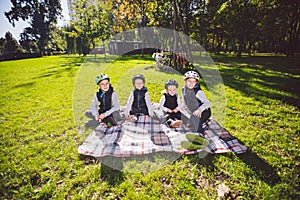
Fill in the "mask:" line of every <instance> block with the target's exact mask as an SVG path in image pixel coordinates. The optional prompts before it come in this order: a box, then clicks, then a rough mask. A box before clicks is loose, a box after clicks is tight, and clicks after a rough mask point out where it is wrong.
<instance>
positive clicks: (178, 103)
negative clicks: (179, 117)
mask: <svg viewBox="0 0 300 200" xmlns="http://www.w3.org/2000/svg"><path fill="white" fill-rule="evenodd" d="M175 95H176V96H177V107H176V108H175V109H177V110H181V106H182V105H181V101H180V98H179V96H178V94H175ZM165 102H166V97H165V95H162V97H161V98H160V101H159V108H160V109H161V110H163V111H164V112H167V110H168V109H170V108H167V107H165V106H164V104H165Z"/></svg>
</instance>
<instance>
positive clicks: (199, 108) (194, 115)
mask: <svg viewBox="0 0 300 200" xmlns="http://www.w3.org/2000/svg"><path fill="white" fill-rule="evenodd" d="M199 78H200V76H199V74H198V73H197V72H195V71H188V72H186V73H185V74H184V83H185V86H184V87H183V88H182V96H183V107H187V110H188V112H189V113H191V117H190V122H191V124H192V128H193V131H195V132H197V133H203V132H204V130H203V128H202V125H203V123H204V122H206V120H208V118H209V117H210V116H211V110H210V102H209V100H208V99H207V98H206V96H205V94H204V92H203V91H202V90H201V87H200V85H199V83H198V80H199Z"/></svg>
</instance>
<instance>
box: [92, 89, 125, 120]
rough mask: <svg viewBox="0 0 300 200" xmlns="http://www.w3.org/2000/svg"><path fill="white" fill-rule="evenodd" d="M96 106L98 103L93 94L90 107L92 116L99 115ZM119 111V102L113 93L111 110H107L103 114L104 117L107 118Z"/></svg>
mask: <svg viewBox="0 0 300 200" xmlns="http://www.w3.org/2000/svg"><path fill="white" fill-rule="evenodd" d="M98 106H99V101H98V98H97V95H96V94H95V95H94V99H93V101H92V103H91V106H90V109H91V112H92V114H93V115H94V116H96V115H99V113H98ZM119 110H120V102H119V99H118V96H117V94H116V93H115V92H113V93H112V96H111V109H109V110H107V111H106V112H104V113H103V114H104V116H105V117H107V116H109V115H110V114H112V113H113V112H115V111H119Z"/></svg>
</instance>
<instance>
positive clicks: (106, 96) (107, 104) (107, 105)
mask: <svg viewBox="0 0 300 200" xmlns="http://www.w3.org/2000/svg"><path fill="white" fill-rule="evenodd" d="M113 92H114V89H113V87H112V86H111V85H109V89H108V91H107V92H103V91H102V90H101V89H99V90H98V92H97V98H98V101H99V102H100V104H99V110H98V112H99V114H102V113H104V112H106V111H108V110H109V109H111V96H112V93H113Z"/></svg>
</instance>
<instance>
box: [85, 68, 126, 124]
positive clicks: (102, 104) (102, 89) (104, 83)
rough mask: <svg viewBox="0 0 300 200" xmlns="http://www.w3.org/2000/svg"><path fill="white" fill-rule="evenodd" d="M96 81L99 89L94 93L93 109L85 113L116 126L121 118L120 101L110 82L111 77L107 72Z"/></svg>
mask: <svg viewBox="0 0 300 200" xmlns="http://www.w3.org/2000/svg"><path fill="white" fill-rule="evenodd" d="M95 81H96V84H97V85H98V87H99V90H98V91H97V93H96V94H95V95H94V99H93V101H92V103H91V107H90V109H91V110H88V111H86V113H85V115H86V116H87V117H90V118H93V119H95V120H97V121H98V122H104V123H106V124H107V125H109V126H116V125H117V121H119V120H120V113H119V112H120V103H119V99H118V96H117V94H116V93H115V91H114V89H113V87H112V85H111V84H110V82H109V81H110V78H109V77H108V75H107V74H100V75H99V76H97V77H96V80H95Z"/></svg>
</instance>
